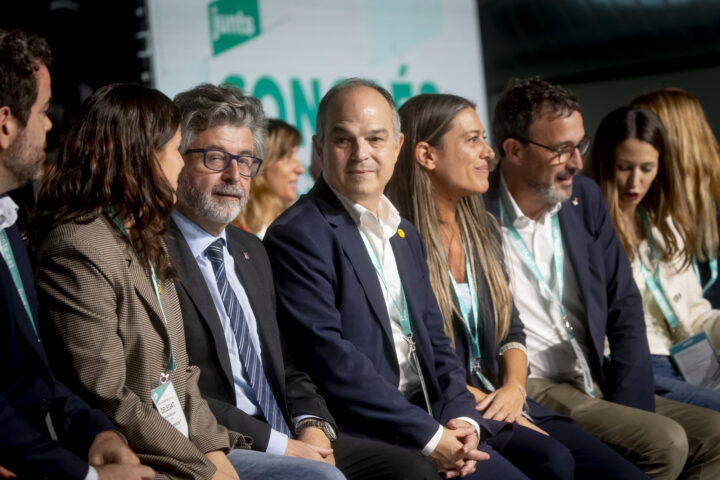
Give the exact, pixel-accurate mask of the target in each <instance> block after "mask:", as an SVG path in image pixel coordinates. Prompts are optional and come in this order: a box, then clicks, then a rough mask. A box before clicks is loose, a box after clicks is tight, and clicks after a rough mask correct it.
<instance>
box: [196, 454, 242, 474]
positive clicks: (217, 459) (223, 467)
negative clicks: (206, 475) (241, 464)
mask: <svg viewBox="0 0 720 480" xmlns="http://www.w3.org/2000/svg"><path fill="white" fill-rule="evenodd" d="M205 458H207V459H208V460H210V461H211V462H212V463H213V465H215V467H217V472H215V475H213V477H212V480H240V478H239V477H238V474H237V472H236V471H235V467H233V466H232V463H230V460H228V458H227V455H225V453H224V452H223V451H222V450H214V451H212V452H207V453H206V454H205Z"/></svg>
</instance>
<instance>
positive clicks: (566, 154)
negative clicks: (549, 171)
mask: <svg viewBox="0 0 720 480" xmlns="http://www.w3.org/2000/svg"><path fill="white" fill-rule="evenodd" d="M518 140H520V141H522V142H527V143H532V144H533V145H537V146H538V147H542V148H544V149H545V150H550V151H551V152H553V153H554V154H555V156H556V157H557V161H555V162H552V164H553V165H562V164H563V163H567V162H568V161H569V160H570V158H572V156H573V154H574V153H575V150H576V149H577V151H578V152H580V156H582V155H585V153H586V152H587V151H588V147H589V146H590V137H589V136H587V135H585V136H584V137H583V138H582V140H580V142H579V143H578V144H577V145H563V146H562V147H557V148H555V147H548V146H547V145H543V144H542V143H538V142H534V141H532V140H530V139H529V138H520V139H518ZM553 158H555V157H553Z"/></svg>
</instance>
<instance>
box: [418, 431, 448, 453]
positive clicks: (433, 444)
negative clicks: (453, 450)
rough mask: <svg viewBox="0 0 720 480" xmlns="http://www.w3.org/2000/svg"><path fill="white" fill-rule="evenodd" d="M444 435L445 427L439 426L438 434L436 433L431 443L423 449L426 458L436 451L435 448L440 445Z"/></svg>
mask: <svg viewBox="0 0 720 480" xmlns="http://www.w3.org/2000/svg"><path fill="white" fill-rule="evenodd" d="M442 433H443V426H442V425H438V429H437V432H435V435H433V436H432V438H431V439H430V441H429V442H428V443H426V444H425V447H424V448H423V449H422V454H423V455H425V456H426V457H427V456H428V455H430V454H431V453H432V452H434V451H435V447H437V445H438V443H440V438H441V437H442Z"/></svg>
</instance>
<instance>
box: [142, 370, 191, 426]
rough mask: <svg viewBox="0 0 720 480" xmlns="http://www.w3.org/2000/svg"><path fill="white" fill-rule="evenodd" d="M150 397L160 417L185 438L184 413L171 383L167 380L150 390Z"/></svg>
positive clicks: (185, 422) (185, 424)
mask: <svg viewBox="0 0 720 480" xmlns="http://www.w3.org/2000/svg"><path fill="white" fill-rule="evenodd" d="M150 396H151V397H152V401H153V403H154V404H155V408H157V411H158V412H160V415H162V417H163V418H164V419H165V420H167V421H168V422H170V423H171V424H172V426H173V427H175V428H177V429H178V430H179V431H180V433H182V434H183V435H185V436H186V437H187V436H188V424H187V420H186V419H185V413H184V412H183V410H182V406H181V405H180V399H179V398H178V396H177V393H176V392H175V387H174V386H173V384H172V381H170V380H168V381H166V382H165V383H163V384H161V385H159V386H157V387H155V388H153V389H152V390H150Z"/></svg>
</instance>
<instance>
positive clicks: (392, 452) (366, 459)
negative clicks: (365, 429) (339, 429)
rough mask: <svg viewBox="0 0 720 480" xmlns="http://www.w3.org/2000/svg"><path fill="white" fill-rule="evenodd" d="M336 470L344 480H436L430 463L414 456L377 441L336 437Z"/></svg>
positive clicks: (334, 448)
mask: <svg viewBox="0 0 720 480" xmlns="http://www.w3.org/2000/svg"><path fill="white" fill-rule="evenodd" d="M333 450H334V454H335V466H336V467H337V468H338V469H340V471H341V472H342V473H343V474H344V475H345V477H347V480H416V479H417V480H437V479H438V473H437V471H436V470H435V467H434V466H433V465H432V464H431V463H430V461H429V460H428V459H427V458H425V457H423V456H422V455H420V454H419V453H417V452H412V451H410V450H408V449H405V448H402V447H398V446H397V445H390V444H388V443H385V442H382V441H379V440H370V439H366V438H358V437H353V436H350V435H345V434H342V433H341V434H339V435H338V438H337V441H336V442H335V445H333Z"/></svg>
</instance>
